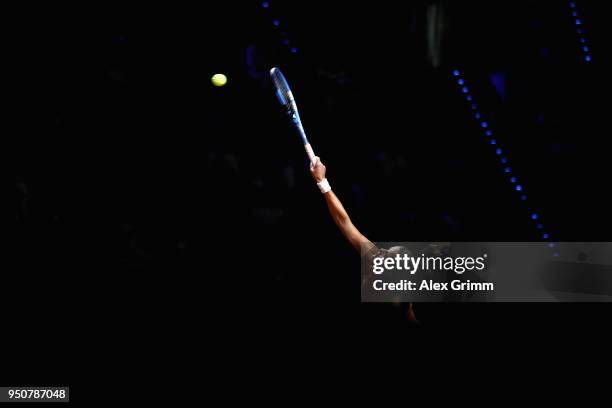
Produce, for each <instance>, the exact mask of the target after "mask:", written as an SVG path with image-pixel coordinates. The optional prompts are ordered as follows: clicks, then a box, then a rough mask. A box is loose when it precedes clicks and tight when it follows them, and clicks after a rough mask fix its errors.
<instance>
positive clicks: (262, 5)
mask: <svg viewBox="0 0 612 408" xmlns="http://www.w3.org/2000/svg"><path fill="white" fill-rule="evenodd" d="M261 7H263V8H268V7H270V3H268V2H267V1H264V2H263V3H261Z"/></svg>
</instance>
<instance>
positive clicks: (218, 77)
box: [210, 74, 227, 86]
mask: <svg viewBox="0 0 612 408" xmlns="http://www.w3.org/2000/svg"><path fill="white" fill-rule="evenodd" d="M210 81H211V82H212V84H213V85H214V86H223V85H225V84H226V83H227V77H226V76H225V75H223V74H215V75H213V76H212V78H210Z"/></svg>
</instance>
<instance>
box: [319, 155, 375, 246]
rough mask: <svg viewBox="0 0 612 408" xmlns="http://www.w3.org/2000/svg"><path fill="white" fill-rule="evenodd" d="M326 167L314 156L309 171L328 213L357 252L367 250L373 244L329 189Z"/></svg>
mask: <svg viewBox="0 0 612 408" xmlns="http://www.w3.org/2000/svg"><path fill="white" fill-rule="evenodd" d="M325 172H326V168H325V165H324V164H323V163H322V162H321V159H319V157H315V161H314V162H313V163H311V164H310V173H311V174H312V177H313V178H314V179H315V181H316V182H317V185H318V186H319V188H320V189H321V192H322V193H323V196H324V197H325V201H326V202H327V208H328V209H329V213H330V214H331V217H332V219H333V220H334V222H335V223H336V225H337V226H338V228H340V231H341V232H342V234H343V235H344V236H345V237H346V239H347V240H348V242H349V243H350V244H351V245H352V246H353V248H355V249H356V250H357V251H358V252H360V253H361V251H362V250H363V249H365V250H369V249H370V248H371V247H373V246H374V244H372V242H370V240H369V239H367V238H366V237H365V236H364V235H363V234H362V233H361V232H359V230H358V229H357V227H355V226H354V225H353V222H352V221H351V219H350V217H349V215H348V213H347V212H346V210H345V209H344V206H343V205H342V203H341V202H340V200H339V199H338V197H337V196H336V195H335V194H334V192H333V191H331V188H330V187H329V183H328V182H327V179H326V178H325Z"/></svg>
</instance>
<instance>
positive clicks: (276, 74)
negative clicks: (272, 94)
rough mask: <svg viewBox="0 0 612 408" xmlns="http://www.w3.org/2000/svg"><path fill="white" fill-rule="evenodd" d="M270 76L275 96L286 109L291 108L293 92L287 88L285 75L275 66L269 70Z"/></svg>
mask: <svg viewBox="0 0 612 408" xmlns="http://www.w3.org/2000/svg"><path fill="white" fill-rule="evenodd" d="M270 78H272V82H274V87H275V88H276V96H277V98H278V100H279V101H280V103H281V104H282V105H283V106H285V107H286V108H287V109H291V102H292V101H293V94H292V93H291V88H289V84H288V83H287V80H286V79H285V76H284V75H283V73H282V72H281V70H280V69H278V68H276V67H274V68H272V69H271V70H270Z"/></svg>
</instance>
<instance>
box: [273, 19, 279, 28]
mask: <svg viewBox="0 0 612 408" xmlns="http://www.w3.org/2000/svg"><path fill="white" fill-rule="evenodd" d="M272 24H274V25H275V26H277V27H278V26H279V25H280V21H279V20H272Z"/></svg>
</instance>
